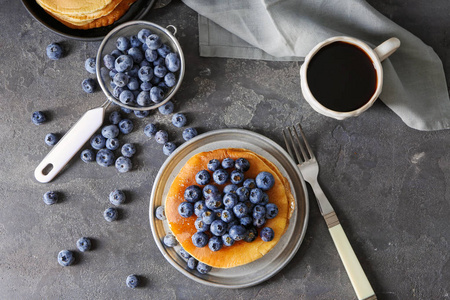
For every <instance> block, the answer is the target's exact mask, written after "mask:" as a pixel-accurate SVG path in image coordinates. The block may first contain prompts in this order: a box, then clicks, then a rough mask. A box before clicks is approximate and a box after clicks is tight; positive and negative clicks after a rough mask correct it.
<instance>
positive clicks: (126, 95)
mask: <svg viewBox="0 0 450 300" xmlns="http://www.w3.org/2000/svg"><path fill="white" fill-rule="evenodd" d="M119 100H120V102H122V103H123V104H127V105H132V104H133V103H134V94H133V92H132V91H130V90H124V91H123V92H122V93H120V96H119Z"/></svg>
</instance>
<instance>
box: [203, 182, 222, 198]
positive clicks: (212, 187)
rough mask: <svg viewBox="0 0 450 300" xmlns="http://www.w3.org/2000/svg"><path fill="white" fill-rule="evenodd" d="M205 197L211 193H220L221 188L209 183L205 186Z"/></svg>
mask: <svg viewBox="0 0 450 300" xmlns="http://www.w3.org/2000/svg"><path fill="white" fill-rule="evenodd" d="M202 192H203V197H205V199H206V198H208V197H210V196H211V195H215V194H219V188H218V187H217V186H215V185H212V184H207V185H205V186H204V187H203V190H202Z"/></svg>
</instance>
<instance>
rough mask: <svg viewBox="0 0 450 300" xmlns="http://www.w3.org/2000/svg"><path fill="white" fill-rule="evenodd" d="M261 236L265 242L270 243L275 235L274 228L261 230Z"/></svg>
mask: <svg viewBox="0 0 450 300" xmlns="http://www.w3.org/2000/svg"><path fill="white" fill-rule="evenodd" d="M260 236H261V239H262V240H263V241H264V242H270V241H271V240H273V238H274V236H275V233H274V231H273V229H272V228H270V227H264V228H263V229H261V232H260Z"/></svg>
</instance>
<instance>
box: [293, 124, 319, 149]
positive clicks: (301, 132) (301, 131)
mask: <svg viewBox="0 0 450 300" xmlns="http://www.w3.org/2000/svg"><path fill="white" fill-rule="evenodd" d="M297 126H298V128H299V131H300V135H301V136H302V139H303V142H304V143H305V146H306V149H307V150H308V154H309V157H311V158H314V157H315V156H314V152H313V151H312V149H311V147H310V146H309V144H308V140H307V139H306V136H305V134H304V133H303V129H302V125H301V124H300V123H298V124H297ZM297 138H298V135H297ZM301 149H302V153H303V155H305V153H304V152H303V151H304V149H303V147H301ZM305 157H306V156H305Z"/></svg>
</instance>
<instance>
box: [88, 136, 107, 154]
mask: <svg viewBox="0 0 450 300" xmlns="http://www.w3.org/2000/svg"><path fill="white" fill-rule="evenodd" d="M91 146H92V148H94V149H95V150H100V149H102V148H105V146H106V139H105V137H104V136H103V135H101V134H96V135H94V136H93V137H92V138H91Z"/></svg>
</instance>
